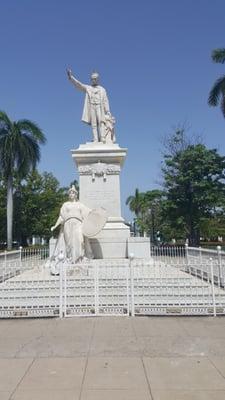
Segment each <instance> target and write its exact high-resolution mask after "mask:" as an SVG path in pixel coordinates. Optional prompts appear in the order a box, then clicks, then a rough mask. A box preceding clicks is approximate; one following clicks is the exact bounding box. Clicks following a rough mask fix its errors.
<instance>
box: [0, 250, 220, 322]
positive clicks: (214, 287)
mask: <svg viewBox="0 0 225 400" xmlns="http://www.w3.org/2000/svg"><path fill="white" fill-rule="evenodd" d="M151 255H152V256H151V258H150V259H149V260H142V259H135V258H133V259H129V260H128V259H124V260H90V261H88V262H85V263H82V264H77V265H76V266H74V265H65V264H63V263H62V264H61V266H60V275H59V276H53V275H51V274H50V271H49V268H46V266H45V263H46V260H47V259H48V249H46V248H42V249H30V250H23V249H20V250H19V251H17V252H11V253H2V254H1V255H0V271H1V272H0V277H1V281H0V317H1V318H9V317H34V316H35V317H38V316H61V317H63V316H65V317H71V316H87V315H130V314H131V315H174V314H175V315H218V314H225V290H224V288H225V252H222V251H221V249H220V248H218V249H217V250H215V251H213V250H206V249H197V248H190V247H187V246H186V247H177V248H176V247H157V248H153V247H152V249H151Z"/></svg>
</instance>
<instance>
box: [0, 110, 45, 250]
mask: <svg viewBox="0 0 225 400" xmlns="http://www.w3.org/2000/svg"><path fill="white" fill-rule="evenodd" d="M45 141H46V139H45V136H44V134H43V132H42V131H41V129H40V128H39V127H38V125H37V124H35V123H34V122H32V121H29V120H27V119H21V120H19V121H11V120H10V119H9V117H8V115H7V114H6V113H5V112H4V111H0V173H1V174H2V176H3V177H4V179H5V181H6V184H7V248H8V250H10V249H11V248H12V224H13V176H14V175H15V174H16V175H17V176H18V177H19V179H23V178H24V177H25V176H26V175H27V174H28V172H29V171H30V170H32V169H34V168H35V166H36V164H37V162H38V161H39V160H40V147H39V143H40V144H42V143H45Z"/></svg>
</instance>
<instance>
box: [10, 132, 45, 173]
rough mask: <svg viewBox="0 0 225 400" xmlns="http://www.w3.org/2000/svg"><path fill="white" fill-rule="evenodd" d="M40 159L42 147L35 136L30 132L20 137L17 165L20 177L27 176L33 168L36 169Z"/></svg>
mask: <svg viewBox="0 0 225 400" xmlns="http://www.w3.org/2000/svg"><path fill="white" fill-rule="evenodd" d="M39 160H40V148H39V145H38V143H37V141H36V140H35V138H33V137H31V136H30V135H29V134H23V135H21V136H20V137H18V138H17V152H16V157H15V167H16V168H17V171H18V173H19V175H20V177H25V176H26V175H27V174H28V172H29V171H30V170H31V169H34V168H35V167H36V164H37V162H38V161H39Z"/></svg>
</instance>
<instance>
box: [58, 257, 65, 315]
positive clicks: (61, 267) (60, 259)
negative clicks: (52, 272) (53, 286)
mask: <svg viewBox="0 0 225 400" xmlns="http://www.w3.org/2000/svg"><path fill="white" fill-rule="evenodd" d="M58 268H59V318H63V315H64V313H63V305H64V303H65V300H64V297H66V284H65V287H64V285H63V283H65V282H64V280H65V276H64V254H63V252H62V251H61V252H60V253H59V255H58ZM63 289H64V290H63ZM64 292H65V293H64ZM63 300H64V301H63Z"/></svg>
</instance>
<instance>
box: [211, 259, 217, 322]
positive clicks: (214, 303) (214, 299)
mask: <svg viewBox="0 0 225 400" xmlns="http://www.w3.org/2000/svg"><path fill="white" fill-rule="evenodd" d="M210 272H211V287H212V301H213V315H214V317H216V298H215V286H214V273H213V259H212V257H210Z"/></svg>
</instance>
